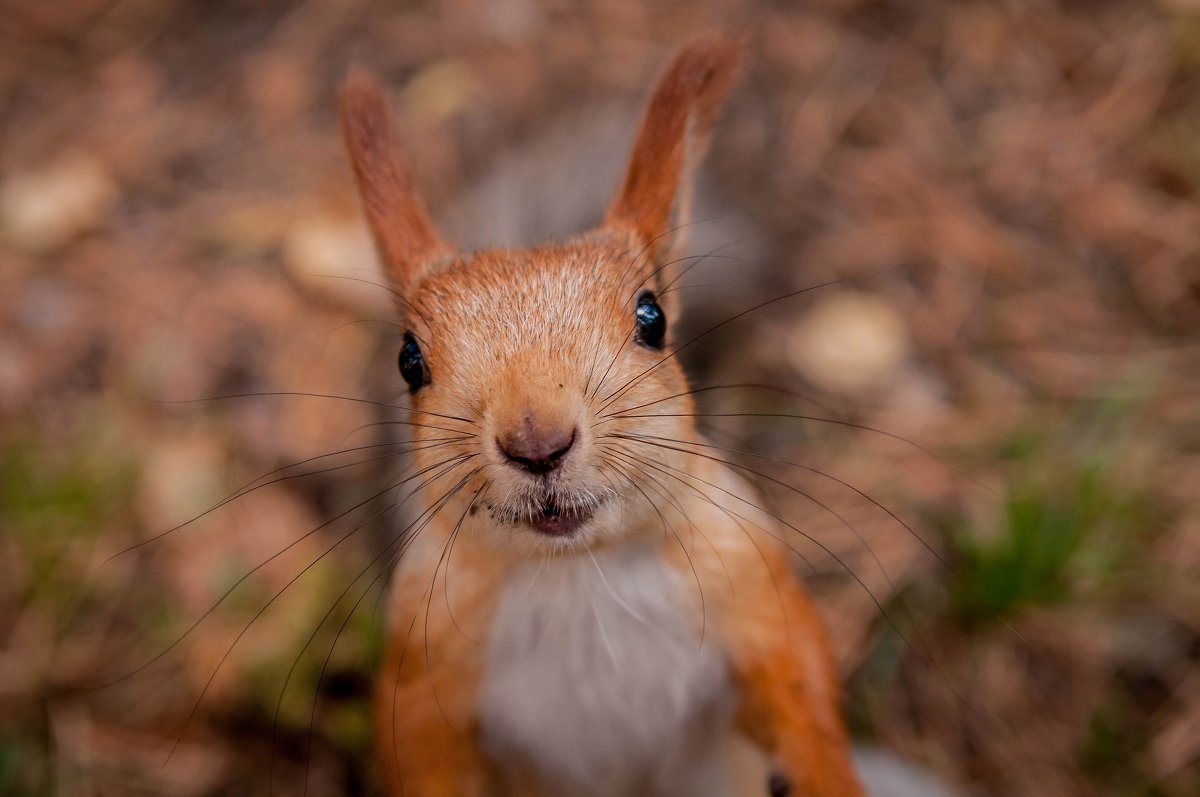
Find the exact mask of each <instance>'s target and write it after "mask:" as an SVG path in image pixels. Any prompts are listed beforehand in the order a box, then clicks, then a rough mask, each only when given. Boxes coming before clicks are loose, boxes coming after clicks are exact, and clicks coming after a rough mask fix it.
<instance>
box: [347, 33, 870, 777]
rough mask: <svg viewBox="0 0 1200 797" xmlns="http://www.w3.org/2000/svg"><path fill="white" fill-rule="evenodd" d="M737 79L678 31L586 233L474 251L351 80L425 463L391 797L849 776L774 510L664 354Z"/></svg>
mask: <svg viewBox="0 0 1200 797" xmlns="http://www.w3.org/2000/svg"><path fill="white" fill-rule="evenodd" d="M736 72H737V48H736V46H734V45H732V44H730V43H728V42H726V41H723V40H721V39H719V38H715V37H710V38H703V39H700V40H697V41H694V42H693V43H691V44H689V45H688V46H686V47H684V48H683V49H682V50H681V51H680V52H679V53H678V54H677V55H676V56H675V58H674V60H673V61H672V62H671V63H670V65H669V66H668V68H667V69H666V71H665V73H664V74H663V76H662V77H661V79H660V80H659V82H658V84H657V86H656V87H655V89H654V92H653V95H652V97H651V99H650V102H649V105H648V107H647V109H646V111H645V114H644V116H643V118H642V122H641V126H640V129H639V131H638V133H637V139H636V143H635V145H634V149H633V154H632V157H631V159H630V163H629V167H628V170H627V172H626V174H625V177H624V181H623V182H622V183H621V185H620V187H619V190H618V191H617V194H616V197H615V198H614V199H613V201H612V203H611V205H610V206H609V208H608V211H607V213H606V215H605V217H604V220H603V222H602V223H601V224H600V225H599V226H598V227H597V228H595V229H593V230H591V231H588V232H586V233H584V234H582V235H580V236H578V237H576V238H574V239H572V240H569V241H567V242H565V243H562V244H548V245H544V246H540V247H537V248H532V249H522V250H486V251H481V252H475V253H466V252H459V251H457V250H456V249H455V248H454V247H453V246H452V245H451V244H450V243H449V242H447V241H446V240H444V239H443V237H442V236H441V234H440V233H439V232H438V229H437V228H436V227H435V225H434V223H433V221H432V220H431V218H430V216H429V214H428V212H427V210H426V207H425V205H424V203H423V202H422V200H421V199H420V197H419V196H418V195H417V194H416V192H415V191H414V190H413V186H412V184H411V182H410V179H409V177H408V174H407V172H406V170H405V167H404V165H403V159H402V156H401V154H400V152H399V151H398V150H397V148H396V145H395V143H394V141H393V134H392V127H391V122H390V117H389V113H388V109H387V105H386V101H385V99H384V96H383V94H382V92H381V90H380V89H379V87H378V86H377V84H376V83H375V82H374V81H373V80H372V79H371V78H369V77H367V76H366V75H364V74H362V73H356V74H354V75H352V76H351V77H350V78H349V79H348V80H347V81H346V84H345V86H344V88H343V90H342V97H341V125H342V133H343V137H344V139H345V144H346V148H347V150H348V152H349V156H350V161H351V164H352V166H353V171H354V176H355V179H356V182H357V186H358V189H359V192H360V194H361V199H362V204H363V207H364V210H365V214H366V217H367V221H368V223H369V226H370V229H371V231H372V234H373V236H374V239H375V242H376V245H377V248H378V251H379V254H380V257H381V259H382V262H383V264H384V266H385V269H386V272H387V274H388V277H389V280H390V282H391V288H392V290H393V292H394V294H395V296H396V298H397V307H398V310H399V315H400V318H401V322H402V324H403V325H404V326H403V328H404V329H405V330H406V332H405V333H404V342H403V346H402V348H401V351H400V354H399V368H400V372H401V375H402V376H403V378H404V380H405V381H406V382H407V384H408V387H409V390H410V391H411V403H412V409H411V421H412V422H413V423H414V424H416V426H415V427H414V440H415V442H416V443H417V444H418V445H417V446H416V448H417V452H416V453H415V455H414V457H415V459H414V462H413V465H414V472H415V473H417V474H422V476H421V479H422V485H421V487H420V492H419V497H420V500H421V504H420V507H419V510H420V511H419V512H418V513H417V518H416V520H415V522H414V525H413V526H412V527H410V528H411V530H410V531H409V534H408V536H407V537H406V538H405V539H404V545H403V548H404V550H403V555H402V556H400V557H399V559H398V564H397V565H396V567H395V572H394V574H393V581H392V587H391V592H390V599H389V604H390V605H389V612H390V620H389V626H388V640H389V642H388V645H387V653H386V656H385V658H384V661H383V662H382V665H381V669H380V672H379V677H378V678H377V683H378V687H377V694H376V698H375V700H376V705H375V735H376V740H377V747H378V758H379V763H380V767H381V769H382V773H383V776H384V779H385V781H386V783H387V784H388V788H389V790H390V793H392V794H394V795H405V797H442V796H446V797H448V796H449V795H471V796H472V797H474V796H476V795H478V796H481V797H482V796H483V795H499V794H509V795H567V794H569V795H596V797H600V796H601V795H664V796H665V795H693V796H694V795H754V794H762V795H774V796H775V797H778V796H779V795H785V794H791V795H797V796H803V797H834V796H835V795H836V796H837V797H854V795H860V794H862V791H861V788H860V786H859V785H858V782H857V780H856V777H855V774H854V772H853V769H852V766H851V763H850V747H849V743H848V740H847V734H846V731H845V728H844V725H843V721H842V718H841V716H840V710H839V685H838V680H837V673H836V671H835V667H834V662H833V659H832V655H831V650H830V645H829V642H828V639H827V632H826V629H825V628H824V627H823V625H822V623H821V621H820V620H819V618H818V616H817V613H816V611H815V610H814V608H813V605H812V603H811V601H810V599H809V598H808V596H807V595H806V593H805V591H804V590H803V588H802V587H801V585H800V583H799V582H798V580H797V578H796V576H795V574H794V572H793V568H792V566H791V562H790V560H789V558H788V549H787V545H786V543H785V534H786V533H787V529H785V528H783V527H782V525H781V524H780V523H779V522H778V521H777V520H776V519H775V518H773V517H772V516H771V515H769V514H767V513H765V512H764V511H762V510H761V509H759V508H758V503H759V502H758V500H757V499H756V497H755V493H754V491H753V489H752V488H751V486H750V485H749V484H747V483H746V482H745V481H744V480H743V479H742V478H740V477H739V476H738V475H737V473H735V472H734V470H732V469H731V468H729V467H727V466H726V465H725V464H724V463H723V461H722V460H721V458H720V457H719V456H715V455H713V454H712V453H711V451H709V450H708V449H706V448H704V441H703V439H702V438H701V437H700V436H699V434H698V432H697V430H696V429H695V426H694V424H693V422H692V418H691V417H690V414H691V413H692V412H693V404H692V399H691V395H690V394H689V390H688V383H687V380H686V378H685V376H684V374H683V371H682V369H681V367H680V365H679V362H678V360H677V358H675V357H674V356H673V351H675V349H673V348H672V346H673V345H676V346H678V345H679V344H678V342H677V341H674V340H673V336H672V333H671V324H672V321H673V319H675V318H676V317H677V314H678V307H677V300H676V296H677V293H676V292H672V291H670V290H669V289H668V288H669V286H670V285H671V284H672V280H673V279H674V278H675V277H677V276H678V274H679V270H680V264H679V262H678V261H676V260H675V259H674V258H673V256H672V246H671V241H672V237H673V236H672V233H673V231H674V230H675V229H676V227H674V226H673V225H677V224H680V223H683V224H686V222H687V219H686V210H687V208H686V205H687V193H688V191H687V189H688V182H689V175H690V173H691V170H692V168H693V167H694V165H695V160H696V158H697V156H698V155H699V153H700V152H701V151H702V150H703V148H704V145H705V143H706V139H707V137H708V133H709V130H710V128H711V125H712V123H713V120H714V118H715V117H716V115H717V112H718V110H719V107H720V106H721V104H722V102H723V101H724V99H725V96H726V95H727V93H728V92H729V90H730V89H731V87H732V85H733V82H734V79H735V75H736ZM677 198H678V203H677ZM677 204H678V205H679V206H680V207H678V208H676V205H677ZM673 210H674V211H676V212H675V213H674V214H673Z"/></svg>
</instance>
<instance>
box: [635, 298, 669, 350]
mask: <svg viewBox="0 0 1200 797" xmlns="http://www.w3.org/2000/svg"><path fill="white" fill-rule="evenodd" d="M633 314H634V317H635V318H636V319H637V339H638V342H639V343H641V344H642V345H644V346H649V347H650V348H652V349H661V348H662V347H663V339H664V338H665V337H666V336H667V314H666V313H664V312H663V310H662V308H661V307H659V306H658V301H657V300H656V299H655V298H654V294H653V293H650V292H649V291H647V292H645V293H643V294H642V295H641V296H639V297H638V301H637V309H636V310H634V312H633Z"/></svg>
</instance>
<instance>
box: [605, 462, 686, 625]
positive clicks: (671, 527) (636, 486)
mask: <svg viewBox="0 0 1200 797" xmlns="http://www.w3.org/2000/svg"><path fill="white" fill-rule="evenodd" d="M609 464H610V465H612V466H613V467H614V468H616V469H617V472H618V473H623V472H624V471H623V470H622V469H621V468H620V467H618V466H617V465H616V463H612V462H610V463H609ZM625 478H626V479H627V480H628V481H629V483H630V484H631V485H633V488H634V489H635V490H637V491H638V492H639V493H641V494H642V497H644V498H645V499H646V503H648V504H650V506H651V508H653V509H654V511H655V513H656V514H657V515H658V517H659V520H661V521H662V525H663V531H664V532H667V531H669V532H670V533H671V535H672V536H673V537H674V538H675V541H676V542H677V543H679V549H680V550H681V551H683V555H684V557H686V558H687V562H688V566H689V567H690V568H691V570H692V577H693V578H695V579H696V591H697V593H698V594H699V596H700V642H699V646H703V645H704V636H705V632H706V631H707V629H708V610H707V606H706V604H705V599H704V586H703V584H702V583H701V581H700V573H699V571H697V570H696V563H695V562H694V561H693V560H692V554H691V552H690V551H688V549H687V546H686V545H684V544H683V540H682V539H681V538H680V536H679V533H678V532H676V531H675V526H674V525H673V524H671V523H670V522H669V521H668V520H667V518H666V516H665V515H664V514H663V513H662V510H661V509H660V508H659V506H658V504H656V503H655V502H654V499H652V498H651V497H650V496H649V495H648V494H647V493H646V491H645V490H643V489H642V486H641V485H640V484H638V482H637V479H634V478H632V477H631V476H629V475H628V474H625Z"/></svg>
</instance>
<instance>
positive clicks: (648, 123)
mask: <svg viewBox="0 0 1200 797" xmlns="http://www.w3.org/2000/svg"><path fill="white" fill-rule="evenodd" d="M737 62H738V47H737V45H736V44H733V43H731V42H728V41H725V40H724V39H721V38H719V37H716V36H708V37H704V38H701V39H697V40H695V41H693V42H692V43H690V44H688V45H687V46H686V47H684V48H683V49H682V50H680V51H679V53H678V54H677V55H676V56H675V59H674V60H673V61H672V62H671V65H670V66H668V67H667V70H666V72H664V73H663V76H662V77H661V78H659V81H658V85H657V86H655V88H654V94H653V96H652V97H651V98H650V104H649V105H648V106H647V107H646V114H645V116H644V117H642V124H641V127H640V128H639V129H638V136H637V142H636V143H635V144H634V147H633V156H632V157H631V158H630V162H629V170H628V171H627V172H626V174H625V182H624V183H623V184H622V186H621V190H620V191H619V192H618V194H617V196H616V198H615V199H614V200H613V203H612V205H611V206H610V207H609V209H608V214H607V216H606V217H605V220H604V224H605V226H606V227H609V228H611V229H621V230H632V231H633V232H635V233H636V235H637V237H638V239H639V240H640V241H641V242H642V243H644V244H646V245H648V246H651V248H652V249H656V248H660V247H658V246H657V245H656V244H655V243H654V242H655V239H656V238H659V237H660V236H662V237H663V238H664V239H665V238H666V236H665V233H666V232H667V230H668V229H669V225H670V223H671V209H672V207H673V206H674V205H675V198H676V196H677V195H678V196H679V197H680V199H679V212H678V214H677V220H676V223H677V224H686V223H687V222H688V221H689V220H690V219H688V218H687V216H688V215H689V213H690V210H691V208H690V203H691V198H690V189H691V177H692V172H693V171H694V169H695V165H696V161H698V160H699V158H700V156H701V155H703V152H704V149H705V148H706V147H707V145H708V134H709V130H710V128H711V127H712V123H713V120H714V119H715V118H716V116H717V111H718V110H720V107H721V103H722V102H723V101H724V99H725V96H726V95H727V94H728V93H729V89H730V88H731V87H732V86H733V81H734V78H735V77H736V76H737Z"/></svg>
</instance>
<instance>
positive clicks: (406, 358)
mask: <svg viewBox="0 0 1200 797" xmlns="http://www.w3.org/2000/svg"><path fill="white" fill-rule="evenodd" d="M399 365H400V375H401V376H402V377H404V381H405V382H408V389H409V390H411V391H412V392H413V393H416V392H417V391H418V390H420V389H421V388H422V387H424V386H425V385H428V384H429V366H427V365H426V364H425V355H423V354H421V347H420V346H418V345H417V339H416V338H414V337H413V334H412V333H411V332H405V333H404V345H403V346H402V347H401V348H400V359H399Z"/></svg>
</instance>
